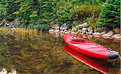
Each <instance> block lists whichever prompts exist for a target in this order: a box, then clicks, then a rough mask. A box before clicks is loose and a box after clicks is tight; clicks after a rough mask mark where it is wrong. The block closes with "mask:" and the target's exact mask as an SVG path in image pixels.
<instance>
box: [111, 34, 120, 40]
mask: <svg viewBox="0 0 121 74" xmlns="http://www.w3.org/2000/svg"><path fill="white" fill-rule="evenodd" d="M112 38H115V39H121V36H120V34H115V35H113V36H112Z"/></svg>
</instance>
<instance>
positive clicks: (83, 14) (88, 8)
mask: <svg viewBox="0 0 121 74" xmlns="http://www.w3.org/2000/svg"><path fill="white" fill-rule="evenodd" d="M70 12H71V13H72V15H73V17H77V18H78V19H81V20H85V19H86V18H87V17H92V16H93V15H95V17H98V16H99V13H100V12H101V7H100V6H95V5H82V6H75V7H74V8H72V9H70Z"/></svg>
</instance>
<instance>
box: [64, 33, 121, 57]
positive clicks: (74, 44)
mask: <svg viewBox="0 0 121 74" xmlns="http://www.w3.org/2000/svg"><path fill="white" fill-rule="evenodd" d="M63 38H64V41H65V43H66V44H67V45H68V47H70V48H71V49H74V50H76V51H77V52H80V53H82V54H84V55H87V56H90V57H95V58H101V59H115V58H118V57H119V54H118V52H115V51H113V50H111V49H108V48H105V47H103V46H101V45H98V44H96V43H93V42H91V41H88V40H85V39H82V38H79V37H75V36H73V35H64V36H63Z"/></svg>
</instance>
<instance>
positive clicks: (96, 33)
mask: <svg viewBox="0 0 121 74" xmlns="http://www.w3.org/2000/svg"><path fill="white" fill-rule="evenodd" d="M92 35H93V36H100V35H101V34H100V33H99V32H95V33H93V34H92Z"/></svg>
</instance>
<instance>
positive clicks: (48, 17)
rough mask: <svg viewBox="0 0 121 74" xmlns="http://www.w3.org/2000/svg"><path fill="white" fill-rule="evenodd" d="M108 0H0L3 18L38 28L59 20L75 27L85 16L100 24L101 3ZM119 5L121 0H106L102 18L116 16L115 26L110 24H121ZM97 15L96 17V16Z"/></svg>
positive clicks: (20, 25) (1, 16) (86, 18)
mask: <svg viewBox="0 0 121 74" xmlns="http://www.w3.org/2000/svg"><path fill="white" fill-rule="evenodd" d="M104 2H105V0H0V12H1V14H0V20H3V19H5V20H7V21H9V22H11V21H16V22H17V25H18V26H19V27H26V28H28V27H30V28H32V29H37V30H44V29H43V28H45V29H47V28H49V25H54V24H55V23H58V24H63V23H67V26H68V27H69V28H71V27H72V26H73V25H74V24H72V23H73V22H80V21H85V20H87V21H88V22H91V25H94V26H93V27H96V22H97V20H96V19H98V16H99V13H100V12H101V7H100V6H99V5H101V4H102V3H104ZM117 5H119V1H118V0H115V2H113V0H111V1H107V2H106V3H104V4H103V6H104V7H103V6H102V7H103V9H102V14H103V15H101V16H100V22H103V21H104V23H105V21H106V22H111V21H112V20H111V19H108V18H115V19H113V20H115V21H114V23H113V24H115V26H114V25H112V24H111V23H110V25H111V27H118V26H119V25H118V26H116V24H117V23H118V24H119V11H120V7H119V6H117ZM110 9H111V10H110ZM106 10H110V11H106ZM113 10H114V11H113ZM104 12H106V13H104ZM110 12H111V13H110ZM109 13H110V14H109ZM115 15H116V16H115ZM93 16H95V17H94V19H93V20H92V18H93ZM108 16H109V17H108ZM112 16H113V17H112ZM114 16H115V17H114ZM103 17H104V18H105V19H103ZM107 17H108V18H107ZM89 18H90V20H89ZM16 19H17V20H16ZM102 19H103V20H102ZM95 20H96V21H95ZM18 22H19V23H18ZM99 26H100V25H99Z"/></svg>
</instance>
